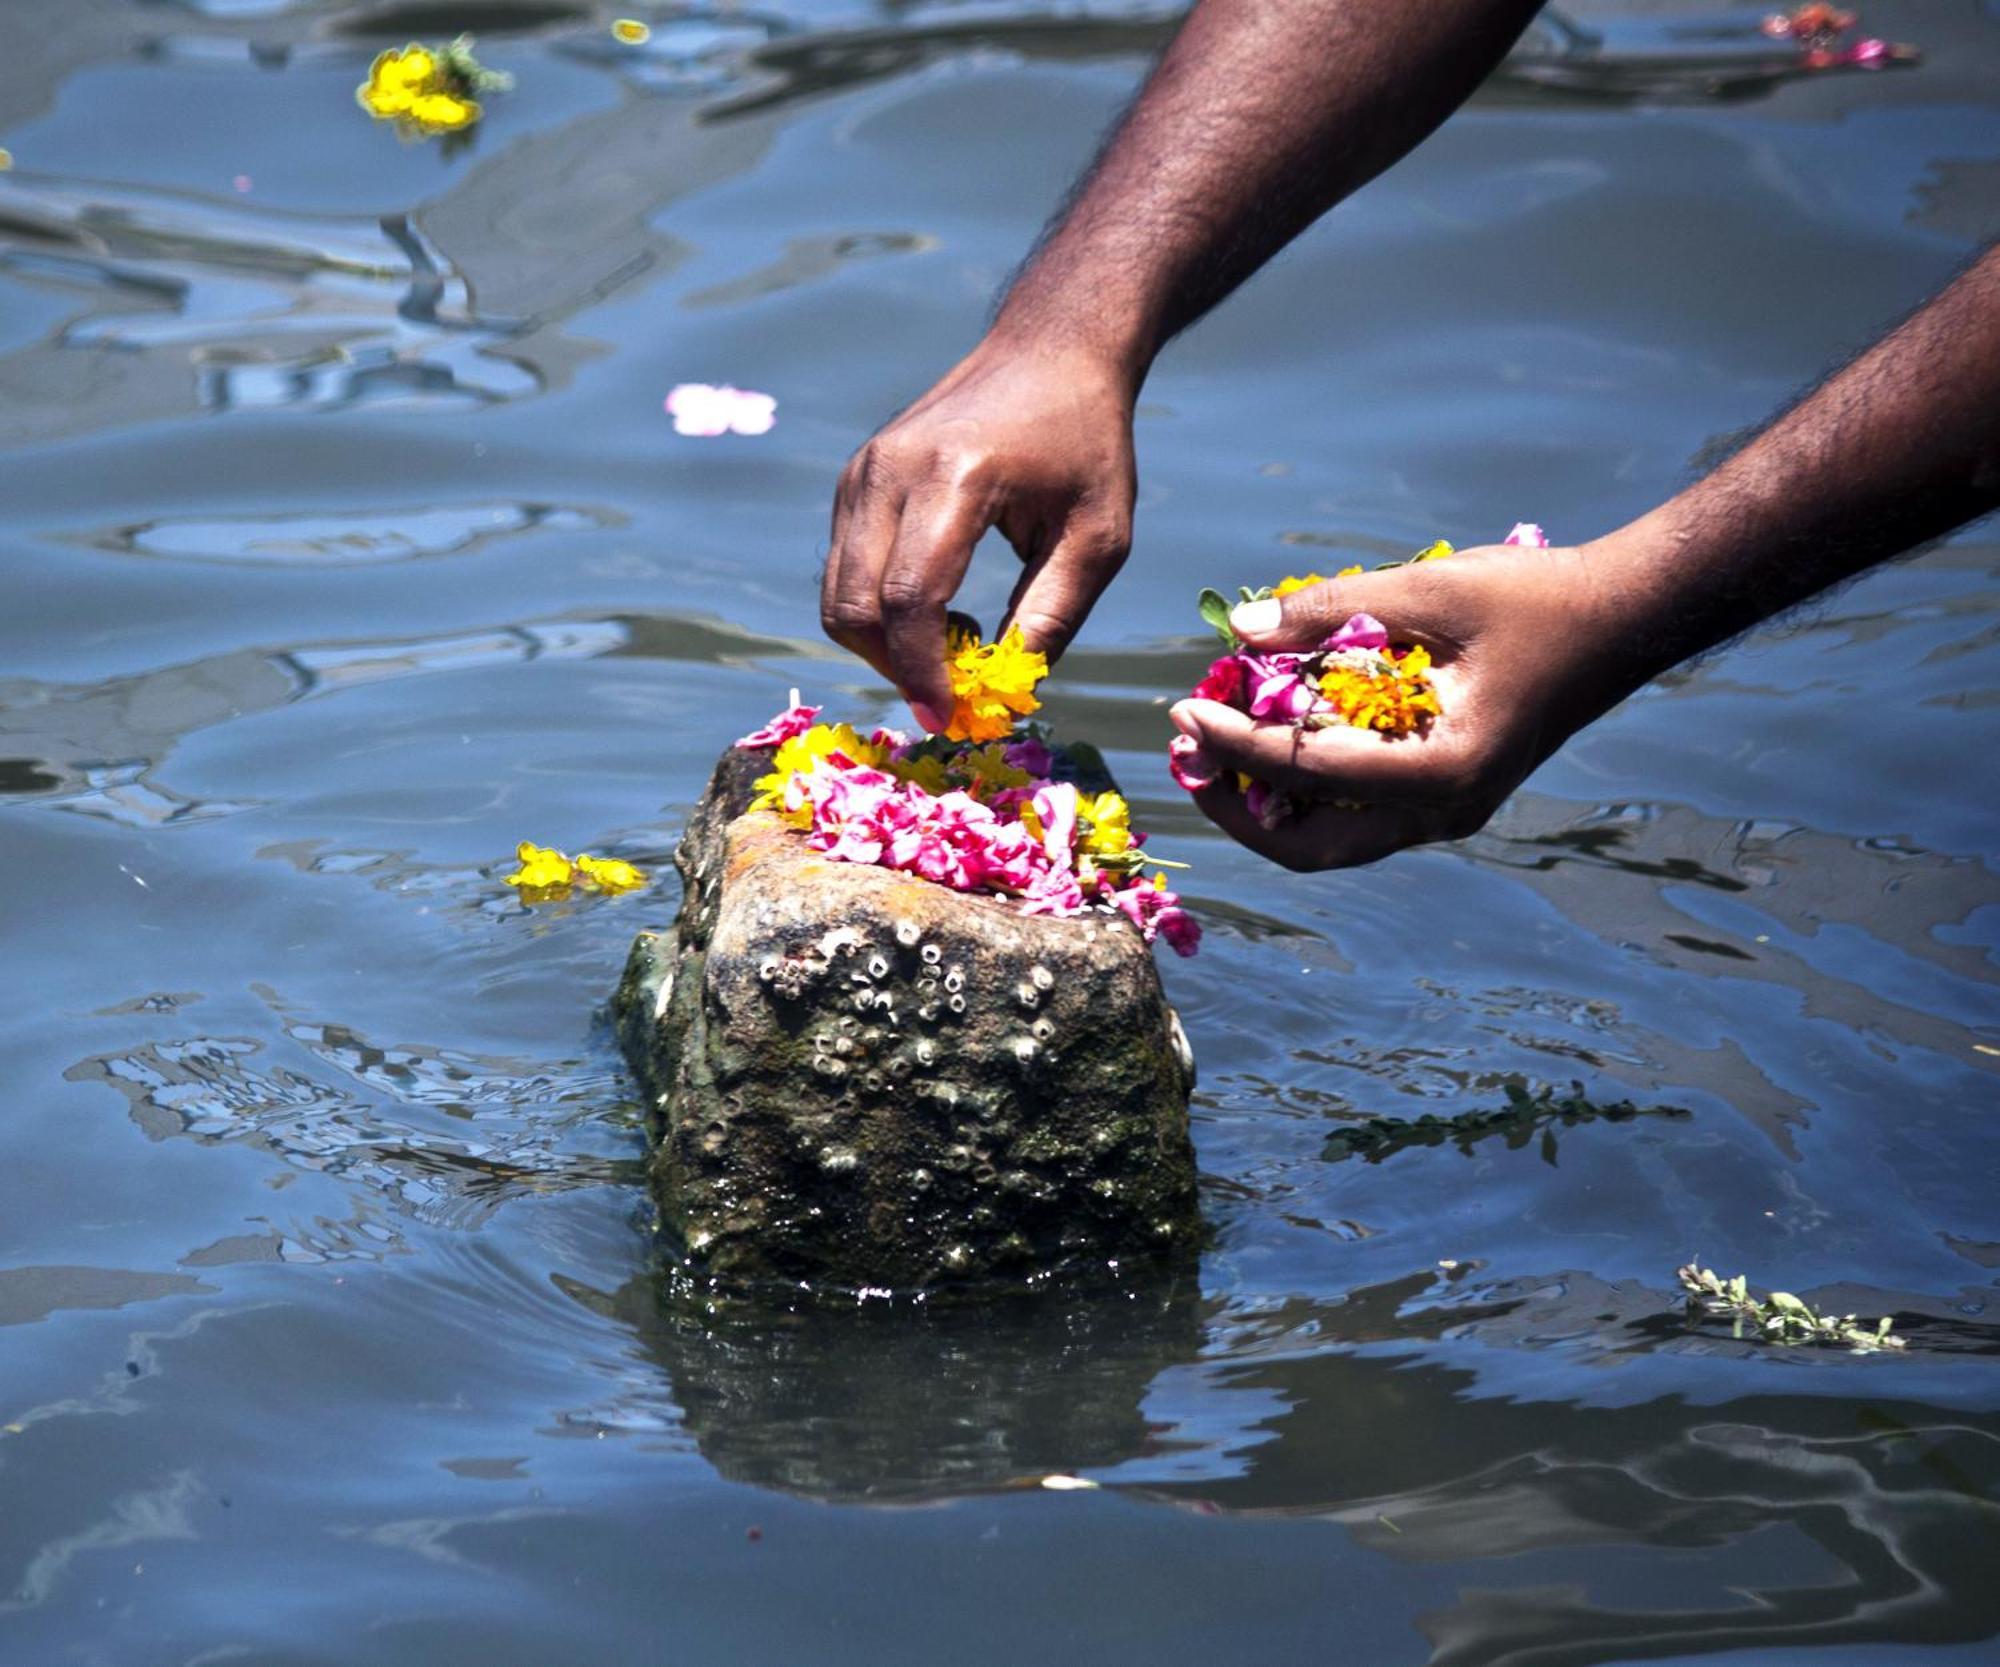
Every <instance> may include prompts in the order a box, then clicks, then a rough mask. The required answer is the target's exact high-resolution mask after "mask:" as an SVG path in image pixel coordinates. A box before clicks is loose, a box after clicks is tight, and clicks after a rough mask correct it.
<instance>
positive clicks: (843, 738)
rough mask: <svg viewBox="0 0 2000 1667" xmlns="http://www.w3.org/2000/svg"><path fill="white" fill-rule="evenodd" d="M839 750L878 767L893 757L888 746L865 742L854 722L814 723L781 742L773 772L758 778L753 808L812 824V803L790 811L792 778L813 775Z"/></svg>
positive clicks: (853, 760)
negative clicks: (788, 789)
mask: <svg viewBox="0 0 2000 1667" xmlns="http://www.w3.org/2000/svg"><path fill="white" fill-rule="evenodd" d="M836 753H838V754H840V755H841V756H842V757H843V758H845V759H846V760H847V761H848V762H849V763H850V764H868V765H872V766H874V767H875V768H877V769H880V768H881V767H882V765H884V764H885V763H887V762H888V758H889V750H888V748H886V747H878V746H876V745H875V743H874V742H873V741H864V740H863V739H862V738H861V737H860V736H859V735H858V734H856V733H855V731H854V727H853V726H852V725H851V724H814V725H813V726H812V728H811V729H808V730H806V731H805V732H804V733H803V734H799V735H793V736H788V737H787V738H786V739H785V740H783V741H781V742H779V743H778V750H777V751H776V752H775V753H773V754H772V756H771V768H770V770H769V772H768V773H767V774H765V775H761V776H759V777H758V778H757V782H756V786H757V797H756V798H755V799H753V800H751V802H750V808H751V809H752V810H775V811H776V812H777V813H778V814H779V815H780V816H782V817H784V818H785V820H786V821H788V822H790V823H791V824H792V825H793V826H794V827H799V828H809V827H811V826H812V820H813V813H812V806H811V805H810V804H803V803H802V804H801V805H800V806H799V807H798V808H797V809H796V810H787V809H786V808H785V789H786V787H787V786H789V785H790V783H791V779H792V777H794V776H799V775H809V774H810V773H811V771H812V767H813V766H814V765H815V764H817V763H818V762H819V761H820V760H821V759H822V758H831V757H833V756H834V754H836Z"/></svg>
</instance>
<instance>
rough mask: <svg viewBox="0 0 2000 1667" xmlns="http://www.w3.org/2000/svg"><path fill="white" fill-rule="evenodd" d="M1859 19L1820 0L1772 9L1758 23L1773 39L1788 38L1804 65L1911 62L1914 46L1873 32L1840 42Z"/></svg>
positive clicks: (1870, 65) (1828, 66)
mask: <svg viewBox="0 0 2000 1667" xmlns="http://www.w3.org/2000/svg"><path fill="white" fill-rule="evenodd" d="M1860 21H1861V19H1860V17H1859V15H1858V14H1856V13H1854V12H1847V11H1842V10H1841V9H1840V8H1839V7H1837V6H1829V5H1826V4H1825V3H1824V0H1809V3H1808V4H1806V5H1803V6H1800V7H1798V8H1796V9H1795V10H1793V11H1789V12H1773V13H1772V14H1771V15H1770V16H1769V17H1767V18H1765V19H1764V21H1763V23H1762V24H1761V25H1760V27H1761V28H1762V30H1763V32H1764V33H1765V34H1767V35H1769V36H1770V37H1771V38H1772V39H1773V40H1780V41H1791V42H1793V43H1794V44H1795V45H1797V47H1798V49H1799V55H1800V58H1801V60H1802V62H1803V63H1804V64H1805V67H1806V68H1807V69H1836V68H1841V67H1852V68H1859V69H1876V68H1879V67H1880V66H1881V65H1883V64H1889V63H1914V62H1915V61H1916V59H1917V58H1918V57H1919V56H1920V54H1919V53H1918V51H1917V49H1916V48H1915V47H1914V46H1897V45H1894V44H1892V43H1891V42H1889V41H1885V40H1881V39H1879V38H1877V37H1875V36H1872V35H1871V36H1866V37H1864V38H1862V39H1861V40H1857V41H1850V42H1849V43H1848V44H1847V45H1845V46H1843V45H1841V44H1840V43H1841V37H1842V36H1844V35H1845V34H1846V33H1847V32H1848V30H1850V29H1852V28H1853V27H1854V26H1855V25H1856V24H1857V23H1859V22H1860Z"/></svg>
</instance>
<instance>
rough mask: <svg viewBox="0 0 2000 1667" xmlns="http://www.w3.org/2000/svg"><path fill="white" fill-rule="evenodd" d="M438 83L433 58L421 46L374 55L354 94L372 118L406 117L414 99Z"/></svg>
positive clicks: (414, 101) (434, 58) (434, 57)
mask: <svg viewBox="0 0 2000 1667" xmlns="http://www.w3.org/2000/svg"><path fill="white" fill-rule="evenodd" d="M437 83H438V61H437V55H436V54H435V53H433V52H431V51H430V50H429V49H428V48H426V47H422V46H406V47H403V48H401V49H400V50H395V49H392V50H390V51H388V52H382V53H378V54H377V55H376V58H375V62H374V63H372V64H370V65H369V66H368V79H367V80H366V81H364V82H363V83H362V84H361V86H360V88H359V89H358V92H357V95H356V96H357V97H359V98H360V100H361V103H362V107H363V108H364V109H366V110H367V111H368V113H369V114H370V115H374V116H407V115H408V114H409V113H410V107H411V106H412V105H413V104H415V103H416V101H417V99H418V98H419V97H420V96H421V95H422V94H423V93H425V92H426V91H428V90H429V89H430V88H432V87H434V86H435V85H437Z"/></svg>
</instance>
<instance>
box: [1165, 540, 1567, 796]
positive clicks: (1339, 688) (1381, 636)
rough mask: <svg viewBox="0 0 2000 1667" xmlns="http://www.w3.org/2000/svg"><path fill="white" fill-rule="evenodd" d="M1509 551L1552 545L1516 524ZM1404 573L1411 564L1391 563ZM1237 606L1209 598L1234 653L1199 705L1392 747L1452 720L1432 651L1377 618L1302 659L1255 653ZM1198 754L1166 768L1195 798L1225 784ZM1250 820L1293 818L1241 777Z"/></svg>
mask: <svg viewBox="0 0 2000 1667" xmlns="http://www.w3.org/2000/svg"><path fill="white" fill-rule="evenodd" d="M1505 542H1506V543H1508V544H1512V545H1517V546H1521V547H1523V548H1529V549H1547V548H1548V545H1549V536H1548V534H1547V533H1545V532H1543V531H1542V529H1541V528H1540V527H1538V526H1536V525H1535V524H1534V523H1533V522H1531V521H1521V522H1517V523H1516V524H1515V526H1514V530H1513V531H1512V532H1510V533H1508V535H1507V537H1506V540H1505ZM1452 553H1453V551H1452V547H1451V546H1450V545H1449V544H1447V543H1446V542H1445V541H1444V540H1443V539H1439V540H1438V541H1437V542H1436V543H1435V544H1431V545H1427V546H1426V547H1425V548H1424V549H1422V550H1419V551H1417V553H1416V554H1415V555H1413V556H1410V557H1409V558H1408V561H1411V562H1419V561H1441V560H1443V559H1444V558H1446V557H1448V556H1450V555H1451V554H1452ZM1384 565H1385V566H1389V567H1401V566H1404V565H1406V564H1405V563H1404V562H1389V563H1385V564H1384ZM1359 572H1361V569H1360V568H1359V567H1344V568H1342V569H1341V570H1340V571H1339V572H1338V573H1336V574H1334V575H1332V577H1333V578H1335V579H1347V578H1352V577H1353V576H1354V575H1356V574H1358V573H1359ZM1327 582H1328V581H1327V579H1326V578H1325V577H1323V576H1322V575H1320V574H1318V573H1307V574H1303V575H1300V576H1297V577H1293V578H1286V579H1280V580H1279V581H1278V583H1277V584H1275V585H1272V586H1270V587H1268V588H1266V589H1261V590H1250V589H1248V588H1245V589H1244V590H1243V592H1242V594H1241V601H1243V602H1256V601H1262V600H1264V599H1266V598H1270V597H1278V598H1283V597H1286V596H1290V595H1291V594H1293V592H1295V591H1301V590H1305V589H1307V588H1308V587H1309V586H1312V585H1319V584H1325V583H1327ZM1236 605H1237V604H1232V603H1231V602H1230V601H1229V600H1228V599H1227V598H1226V597H1224V596H1223V595H1222V594H1221V593H1220V592H1218V591H1213V590H1205V591H1203V592H1202V594H1201V616H1202V618H1203V619H1205V620H1206V621H1207V622H1208V623H1209V624H1210V625H1211V626H1213V627H1214V629H1215V632H1216V634H1217V635H1218V636H1219V637H1221V639H1222V641H1223V644H1224V646H1225V647H1226V648H1227V649H1228V652H1227V653H1226V654H1224V655H1223V656H1222V657H1221V658H1220V659H1218V660H1216V661H1215V662H1214V663H1213V664H1212V665H1210V666H1209V668H1208V672H1207V674H1206V675H1205V676H1204V677H1203V678H1202V680H1201V681H1200V682H1199V683H1197V684H1196V685H1195V687H1194V697H1195V698H1196V699H1197V700H1213V701H1218V702H1220V703H1221V704H1222V705H1224V706H1233V707H1235V708H1236V709H1237V710H1238V711H1239V712H1247V713H1248V714H1249V715H1250V716H1251V717H1253V718H1259V719H1262V720H1264V721H1265V722H1267V723H1282V724H1290V725H1291V726H1292V727H1293V728H1295V729H1337V728H1341V727H1343V726H1344V727H1347V728H1352V729H1368V730H1373V731H1374V732H1375V733H1376V734H1378V735H1381V736H1383V737H1384V738H1385V739H1390V740H1394V739H1397V738H1399V737H1402V736H1406V735H1421V734H1423V733H1424V732H1425V731H1426V730H1428V729H1429V728H1430V726H1431V724H1432V722H1433V721H1435V720H1436V719H1437V718H1439V717H1440V716H1442V715H1443V708H1442V707H1441V706H1440V705H1439V704H1438V694H1437V688H1436V685H1435V684H1434V683H1433V682H1432V681H1431V656H1430V650H1428V649H1427V648H1425V647H1424V646H1423V645H1422V644H1421V643H1404V644H1401V645H1398V644H1395V643H1392V642H1391V641H1390V640H1389V632H1388V628H1387V627H1386V626H1384V625H1383V623H1382V622H1381V621H1380V620H1379V619H1376V618H1375V617H1374V616H1373V615H1372V614H1355V615H1353V616H1352V617H1351V618H1350V619H1349V620H1348V621H1347V623H1346V624H1345V625H1343V626H1341V627H1340V629H1339V630H1337V631H1335V632H1334V633H1333V634H1332V635H1331V636H1329V637H1328V638H1327V639H1326V640H1325V641H1324V642H1322V643H1321V644H1320V645H1319V646H1318V647H1317V648H1313V649H1309V650H1306V651H1305V652H1302V653H1286V652H1277V653H1265V654H1260V653H1255V652H1253V651H1251V650H1250V649H1248V648H1246V647H1245V646H1244V645H1243V643H1242V641H1241V639H1239V638H1238V637H1237V635H1236V633H1235V631H1234V630H1233V629H1231V627H1230V624H1229V615H1230V611H1231V609H1232V607H1234V606H1236ZM1198 756H1199V748H1198V746H1197V745H1196V743H1195V742H1194V741H1193V740H1192V739H1190V738H1189V737H1187V736H1185V735H1181V736H1176V737H1175V738H1174V740H1173V741H1172V742H1171V743H1170V744H1169V746H1168V748H1167V767H1168V769H1169V770H1170V771H1172V773H1173V778H1174V780H1175V781H1176V782H1178V783H1179V784H1180V785H1181V786H1182V787H1184V788H1186V789H1187V790H1188V791H1189V792H1190V793H1194V792H1199V791H1200V790H1201V789H1203V788H1206V787H1212V786H1214V785H1215V781H1216V777H1215V776H1213V775H1209V774H1206V773H1204V772H1203V771H1202V770H1201V769H1200V767H1199V765H1198V762H1197V760H1198ZM1236 785H1237V787H1238V788H1239V789H1240V790H1241V791H1242V793H1243V794H1244V796H1245V799H1246V802H1247V803H1248V806H1249V809H1250V812H1251V814H1252V815H1254V816H1256V817H1257V818H1258V820H1259V821H1261V822H1263V823H1264V824H1265V826H1267V827H1269V826H1273V825H1275V824H1276V823H1277V822H1280V821H1282V820H1283V819H1284V818H1285V817H1287V816H1289V815H1290V814H1291V813H1292V811H1293V808H1294V807H1293V805H1292V802H1291V800H1290V799H1289V797H1288V796H1287V795H1285V794H1283V793H1280V792H1278V791H1277V790H1275V789H1274V788H1272V787H1270V786H1269V785H1268V784H1267V783H1264V782H1260V781H1254V780H1252V779H1251V778H1249V777H1248V776H1241V775H1239V776H1238V777H1237V782H1236Z"/></svg>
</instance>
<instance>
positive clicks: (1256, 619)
mask: <svg viewBox="0 0 2000 1667" xmlns="http://www.w3.org/2000/svg"><path fill="white" fill-rule="evenodd" d="M1284 620H1285V605H1284V603H1282V602H1280V601H1279V600H1278V599H1277V598H1276V597H1275V596H1267V597H1265V598H1264V599H1263V601H1261V602H1245V603H1244V604H1243V605H1242V606H1241V607H1239V608H1234V609H1232V610H1231V611H1230V615H1229V623H1230V624H1231V625H1232V626H1234V627H1235V628H1236V634H1237V635H1238V636H1239V637H1261V636H1263V635H1265V634H1266V633H1267V632H1271V631H1275V630H1277V628H1278V627H1279V626H1280V625H1282V624H1283V623H1284Z"/></svg>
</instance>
